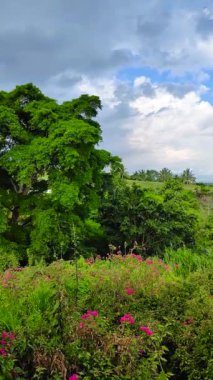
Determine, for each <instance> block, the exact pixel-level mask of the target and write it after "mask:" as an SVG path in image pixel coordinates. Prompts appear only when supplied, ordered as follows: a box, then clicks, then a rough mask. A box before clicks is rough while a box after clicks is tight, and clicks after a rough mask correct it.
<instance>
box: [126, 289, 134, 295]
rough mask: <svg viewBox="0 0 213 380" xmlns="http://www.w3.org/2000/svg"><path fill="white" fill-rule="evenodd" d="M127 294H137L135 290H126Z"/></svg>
mask: <svg viewBox="0 0 213 380" xmlns="http://www.w3.org/2000/svg"><path fill="white" fill-rule="evenodd" d="M125 292H126V294H128V296H132V295H133V294H135V290H134V289H133V288H126V289H125Z"/></svg>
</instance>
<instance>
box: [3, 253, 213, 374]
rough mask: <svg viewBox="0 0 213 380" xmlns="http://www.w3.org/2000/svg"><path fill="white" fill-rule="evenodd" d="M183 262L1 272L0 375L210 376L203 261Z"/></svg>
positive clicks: (211, 330)
mask: <svg viewBox="0 0 213 380" xmlns="http://www.w3.org/2000/svg"><path fill="white" fill-rule="evenodd" d="M169 257H170V258H171V257H173V260H170V261H169ZM189 257H190V254H189ZM178 258H179V261H178V262H176V259H178ZM185 260H187V258H186V255H185V256H184V254H182V255H181V252H179V253H178V254H176V253H175V252H173V256H172V252H171V251H170V252H169V253H168V257H167V262H164V261H162V260H161V259H158V258H147V259H146V260H144V259H142V257H141V256H139V255H127V256H125V257H122V256H119V255H118V256H114V257H112V258H111V259H110V260H106V261H104V260H100V259H96V261H95V262H94V260H93V259H86V260H85V259H83V258H80V259H79V260H78V261H77V262H76V263H69V262H64V261H63V260H60V261H56V262H54V263H52V264H51V265H49V266H47V267H44V266H42V265H39V266H35V267H29V268H28V267H26V268H24V269H20V268H14V269H13V270H12V269H9V270H6V271H5V272H2V274H1V276H0V284H1V285H0V335H1V341H0V350H1V351H0V353H1V354H0V374H1V376H2V379H4V380H10V379H40V380H45V379H55V380H56V379H58V380H60V379H61V380H64V379H69V378H71V376H72V374H77V376H78V379H85V380H95V379H99V380H101V379H103V380H110V379H117V380H121V379H123V380H125V379H126V380H127V379H135V380H149V379H150V380H154V379H158V380H160V379H161V380H163V379H165V380H166V379H170V378H171V379H176V380H178V379H180V380H185V379H189V380H202V379H203V380H204V379H205V380H211V379H212V377H213V367H212V366H213V362H212V346H213V345H212V343H213V342H212V337H213V323H212V322H213V299H212V294H211V289H212V285H213V279H212V267H211V265H210V263H212V257H210V256H209V257H206V264H205V266H204V263H203V267H202V268H201V269H199V266H193V267H191V269H190V270H188V271H186V270H185ZM2 334H3V335H2ZM5 334H12V335H6V338H5ZM10 337H12V338H13V339H12V342H10V343H11V344H10V345H9V343H8V340H9V339H10ZM6 340H7V342H6V343H5V341H6ZM2 350H5V351H6V352H4V351H2Z"/></svg>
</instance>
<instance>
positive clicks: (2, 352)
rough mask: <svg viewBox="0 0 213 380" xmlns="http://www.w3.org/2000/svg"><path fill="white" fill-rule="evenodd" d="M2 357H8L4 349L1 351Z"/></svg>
mask: <svg viewBox="0 0 213 380" xmlns="http://www.w3.org/2000/svg"><path fill="white" fill-rule="evenodd" d="M0 356H7V351H6V350H4V348H2V349H0Z"/></svg>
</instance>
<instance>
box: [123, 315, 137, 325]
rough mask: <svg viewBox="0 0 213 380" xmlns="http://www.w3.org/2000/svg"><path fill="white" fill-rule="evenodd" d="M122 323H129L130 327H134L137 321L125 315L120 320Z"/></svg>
mask: <svg viewBox="0 0 213 380" xmlns="http://www.w3.org/2000/svg"><path fill="white" fill-rule="evenodd" d="M120 322H121V323H129V324H130V325H134V323H135V319H134V318H133V316H132V315H131V314H124V315H123V317H121V318H120Z"/></svg>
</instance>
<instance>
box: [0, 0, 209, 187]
mask: <svg viewBox="0 0 213 380" xmlns="http://www.w3.org/2000/svg"><path fill="white" fill-rule="evenodd" d="M27 82H33V83H34V84H36V85H37V86H38V87H40V88H41V89H42V90H43V92H45V93H46V94H47V95H49V96H51V97H55V98H56V99H58V101H63V100H67V99H71V98H73V97H77V96H79V95H80V94H82V93H90V94H97V95H99V96H100V98H101V100H102V103H103V111H102V112H101V113H100V114H99V116H98V120H99V121H100V123H101V126H102V130H103V143H102V145H101V146H102V147H104V148H106V149H108V150H110V151H111V152H112V153H113V154H116V155H120V156H121V157H122V159H123V161H124V164H125V166H126V168H127V170H128V171H129V172H133V171H135V170H139V169H150V168H155V169H161V168H162V167H168V168H169V169H171V170H173V171H174V172H181V171H182V170H184V169H185V168H191V169H192V170H193V172H194V173H195V175H196V176H197V177H198V179H202V180H210V181H213V167H212V158H213V154H212V145H213V3H212V1H210V0H206V1H203V0H193V1H192V0H179V1H171V0H149V2H143V1H141V0H132V1H129V0H106V1H105V2H102V1H100V0H51V1H49V0H37V1H36V2H29V0H19V1H15V0H8V1H7V2H4V4H1V13H0V86H1V88H2V89H5V90H9V89H12V88H13V87H14V86H15V85H16V84H21V83H27Z"/></svg>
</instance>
